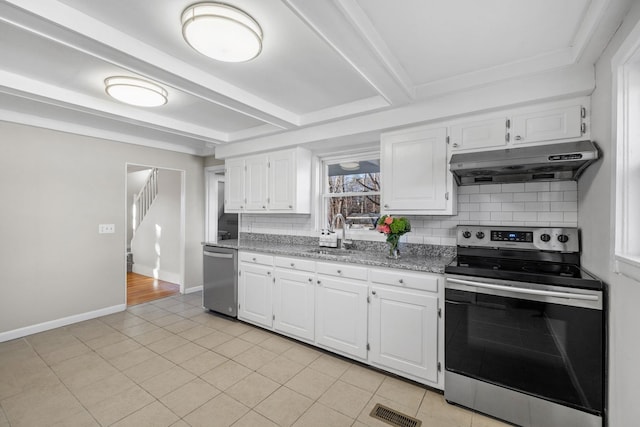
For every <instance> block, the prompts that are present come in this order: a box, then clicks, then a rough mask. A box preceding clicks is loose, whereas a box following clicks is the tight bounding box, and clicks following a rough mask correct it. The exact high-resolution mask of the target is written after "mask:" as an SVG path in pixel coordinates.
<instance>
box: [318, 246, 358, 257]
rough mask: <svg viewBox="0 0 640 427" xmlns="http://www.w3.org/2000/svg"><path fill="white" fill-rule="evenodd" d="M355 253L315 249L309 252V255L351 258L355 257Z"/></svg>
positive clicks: (343, 250)
mask: <svg viewBox="0 0 640 427" xmlns="http://www.w3.org/2000/svg"><path fill="white" fill-rule="evenodd" d="M354 252H355V251H352V250H349V249H338V248H313V249H310V250H308V251H307V253H311V254H318V255H333V256H349V255H353V253H354Z"/></svg>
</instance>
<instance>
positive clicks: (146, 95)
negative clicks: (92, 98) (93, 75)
mask: <svg viewBox="0 0 640 427" xmlns="http://www.w3.org/2000/svg"><path fill="white" fill-rule="evenodd" d="M104 85H105V90H106V92H107V93H108V94H109V95H110V96H111V97H113V98H115V99H117V100H118V101H120V102H124V103H125V104H129V105H135V106H137V107H159V106H161V105H164V104H166V103H167V91H166V89H164V88H163V87H162V86H160V85H159V84H156V83H154V82H151V81H149V80H144V79H140V78H137V77H127V76H112V77H107V78H106V79H105V80H104Z"/></svg>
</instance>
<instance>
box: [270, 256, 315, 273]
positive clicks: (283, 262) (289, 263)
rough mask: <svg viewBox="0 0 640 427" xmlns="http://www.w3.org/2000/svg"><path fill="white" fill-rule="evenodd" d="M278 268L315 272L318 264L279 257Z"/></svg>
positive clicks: (277, 260) (277, 258) (306, 260)
mask: <svg viewBox="0 0 640 427" xmlns="http://www.w3.org/2000/svg"><path fill="white" fill-rule="evenodd" d="M276 267H280V268H288V269H291V270H298V271H309V272H314V271H316V262H315V261H312V260H308V259H300V258H290V257H282V256H277V257H276Z"/></svg>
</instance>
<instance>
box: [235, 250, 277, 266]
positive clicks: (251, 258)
mask: <svg viewBox="0 0 640 427" xmlns="http://www.w3.org/2000/svg"><path fill="white" fill-rule="evenodd" d="M239 256H240V261H241V262H246V263H249V264H260V265H273V255H266V254H258V253H255V252H240V255H239Z"/></svg>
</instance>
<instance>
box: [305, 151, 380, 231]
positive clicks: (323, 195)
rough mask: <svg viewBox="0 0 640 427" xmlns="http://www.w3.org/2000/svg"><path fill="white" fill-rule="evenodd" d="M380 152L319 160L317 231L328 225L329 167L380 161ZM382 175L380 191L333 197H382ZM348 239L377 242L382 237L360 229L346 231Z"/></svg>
mask: <svg viewBox="0 0 640 427" xmlns="http://www.w3.org/2000/svg"><path fill="white" fill-rule="evenodd" d="M380 157H381V156H380V151H376V150H372V149H367V150H363V151H357V152H351V153H349V154H341V155H332V156H324V157H321V158H320V159H319V160H320V161H319V164H320V173H319V178H320V183H321V184H320V185H319V192H320V194H319V203H318V209H317V214H318V229H319V230H321V229H323V228H326V227H327V226H329V225H330V224H325V223H324V220H325V218H327V215H328V207H329V205H328V203H327V199H329V198H331V197H332V196H331V195H330V194H331V193H329V192H328V190H329V189H328V183H329V165H331V164H337V163H343V162H357V161H367V160H378V161H380V160H381V159H380ZM382 185H383V183H382V174H380V190H379V191H368V192H366V193H364V192H348V193H333V194H336V195H335V196H333V197H345V196H347V197H351V196H362V195H363V194H367V195H378V196H380V197H382ZM347 233H348V235H349V238H357V239H360V240H379V239H380V236H382V237H384V236H383V235H381V234H380V233H378V232H377V231H375V229H372V230H362V229H348V231H347Z"/></svg>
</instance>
